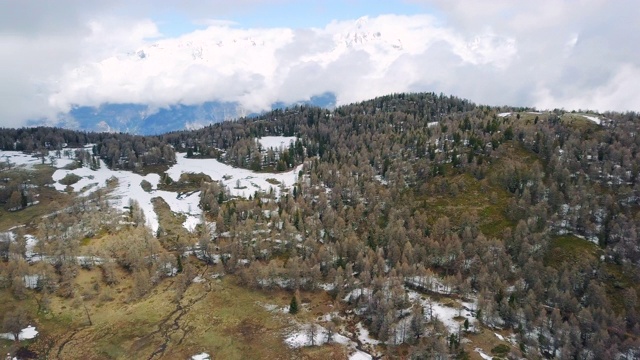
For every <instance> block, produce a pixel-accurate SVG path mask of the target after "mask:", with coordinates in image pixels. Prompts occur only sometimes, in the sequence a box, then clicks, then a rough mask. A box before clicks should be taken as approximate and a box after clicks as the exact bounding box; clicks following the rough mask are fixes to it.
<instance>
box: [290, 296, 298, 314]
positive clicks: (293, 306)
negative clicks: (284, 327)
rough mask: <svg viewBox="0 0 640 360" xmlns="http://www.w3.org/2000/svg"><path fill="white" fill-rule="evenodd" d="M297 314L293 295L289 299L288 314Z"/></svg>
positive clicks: (295, 299) (295, 300) (296, 304)
mask: <svg viewBox="0 0 640 360" xmlns="http://www.w3.org/2000/svg"><path fill="white" fill-rule="evenodd" d="M297 313H298V299H297V297H296V296H295V295H293V296H292V297H291V303H289V314H293V315H295V314H297Z"/></svg>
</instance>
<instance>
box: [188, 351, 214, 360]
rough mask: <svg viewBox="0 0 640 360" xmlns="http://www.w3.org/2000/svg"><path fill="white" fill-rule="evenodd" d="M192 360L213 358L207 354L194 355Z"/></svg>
mask: <svg viewBox="0 0 640 360" xmlns="http://www.w3.org/2000/svg"><path fill="white" fill-rule="evenodd" d="M191 360H211V356H210V355H209V354H207V353H205V352H203V353H201V354H197V355H193V356H192V357H191Z"/></svg>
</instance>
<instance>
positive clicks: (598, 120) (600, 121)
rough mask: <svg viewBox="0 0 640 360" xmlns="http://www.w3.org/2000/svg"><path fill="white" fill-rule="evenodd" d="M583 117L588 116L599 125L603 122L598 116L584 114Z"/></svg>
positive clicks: (587, 117) (588, 118)
mask: <svg viewBox="0 0 640 360" xmlns="http://www.w3.org/2000/svg"><path fill="white" fill-rule="evenodd" d="M582 117H584V118H586V119H587V120H591V121H593V122H594V123H596V124H598V125H600V124H602V120H600V118H599V117H597V116H589V115H582Z"/></svg>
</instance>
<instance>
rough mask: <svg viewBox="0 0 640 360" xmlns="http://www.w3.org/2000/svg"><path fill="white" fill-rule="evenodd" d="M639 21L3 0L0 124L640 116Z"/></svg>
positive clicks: (492, 12) (613, 12) (617, 4)
mask: <svg viewBox="0 0 640 360" xmlns="http://www.w3.org/2000/svg"><path fill="white" fill-rule="evenodd" d="M639 18H640V2H638V1H636V0H609V1H605V0H573V1H562V0H535V1H528V0H522V1H512V0H483V1H476V0H469V1H449V0H413V1H400V0H395V1H392V0H379V1H375V0H366V1H365V0H344V1H332V0H327V1H321V0H315V1H312V0H310V1H301V0H298V1H289V0H264V1H258V0H236V1H227V0H213V1H212V0H208V1H197V0H187V1H185V0H183V1H171V0H154V1H152V0H137V1H124V0H122V1H121V0H104V1H85V0H56V1H53V0H50V1H46V0H40V1H33V0H0V45H1V46H0V126H20V125H23V124H25V122H26V120H27V119H36V118H43V117H48V118H56V117H57V116H59V114H61V113H65V112H67V111H68V110H69V109H70V107H71V106H74V105H89V106H99V105H100V104H102V103H106V102H111V103H142V104H149V105H151V106H152V107H156V108H159V107H163V106H168V105H172V104H178V103H182V104H196V103H199V102H203V101H207V100H220V101H238V102H240V103H241V104H242V105H243V106H245V107H246V108H247V109H248V110H252V111H259V110H265V109H268V108H269V105H270V104H271V103H273V102H275V101H285V102H287V101H290V102H294V101H301V100H306V99H308V98H309V97H311V96H313V95H317V94H320V93H323V92H332V93H335V94H336V96H337V100H338V103H339V104H344V103H349V102H353V101H359V100H364V99H368V98H371V97H374V96H378V95H385V94H388V93H391V92H404V91H433V92H437V93H439V92H444V93H446V94H453V95H457V96H461V97H465V98H468V99H470V100H472V101H474V102H476V103H482V104H490V105H516V106H521V105H524V106H535V107H537V108H539V109H547V108H565V109H568V110H571V109H593V110H599V111H606V110H618V111H626V110H633V111H640V46H638V44H640V21H638V19H639Z"/></svg>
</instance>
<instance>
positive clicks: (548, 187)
mask: <svg viewBox="0 0 640 360" xmlns="http://www.w3.org/2000/svg"><path fill="white" fill-rule="evenodd" d="M639 130H640V116H639V115H638V114H636V113H614V112H607V113H602V114H596V113H587V112H584V113H582V112H580V113H578V112H571V113H570V112H565V111H562V110H553V111H543V112H540V111H536V110H535V109H526V108H510V107H501V108H496V107H489V106H483V105H476V104H474V103H472V102H470V101H468V100H464V99H460V98H456V97H454V96H444V95H442V94H440V95H438V94H432V93H418V94H393V95H389V96H384V97H380V98H376V99H372V100H369V101H365V102H361V103H356V104H351V105H345V106H340V107H337V108H336V109H333V110H328V109H322V108H318V107H313V106H307V105H296V106H292V107H290V108H286V109H278V110H274V111H272V112H269V113H266V114H263V115H259V116H256V117H252V118H242V119H239V120H237V121H232V122H229V121H226V122H222V123H218V124H213V125H209V126H206V127H204V128H201V129H197V130H191V131H186V130H184V131H175V132H169V133H165V134H162V135H157V136H147V137H143V136H134V135H128V134H122V133H109V134H107V133H85V132H75V131H72V130H62V129H56V128H25V129H0V148H1V149H2V152H1V153H0V169H1V170H0V171H1V172H2V176H1V177H2V187H1V188H0V205H2V207H3V208H2V210H0V233H2V234H1V235H0V258H1V261H0V298H1V300H2V301H3V303H4V304H6V306H4V307H3V308H2V309H1V310H0V316H2V318H3V319H4V320H3V323H2V325H3V329H4V330H2V331H0V332H12V331H13V329H17V332H19V330H20V329H22V328H26V327H27V325H29V324H33V325H34V326H35V327H36V329H37V330H38V331H39V334H38V336H36V337H35V338H33V339H25V340H22V341H20V342H17V341H11V340H2V339H0V351H5V352H11V353H12V354H14V353H16V352H18V353H19V354H22V355H19V356H20V357H21V358H28V355H29V354H31V355H33V356H36V354H37V356H40V357H42V358H44V357H48V358H54V359H55V358H60V359H63V358H64V359H74V358H78V359H80V358H82V359H111V358H113V359H128V358H147V359H159V358H188V357H190V356H193V355H196V354H201V353H206V354H209V355H210V356H211V357H212V358H214V359H215V358H225V359H233V358H238V359H240V358H243V359H244V358H274V359H275V358H283V359H284V358H287V359H288V358H305V359H306V358H308V359H320V358H351V359H366V358H372V357H380V356H383V357H385V358H398V359H404V358H412V359H427V358H463V359H464V358H469V359H486V358H491V357H495V358H528V359H536V358H540V359H541V358H593V359H609V358H619V359H633V358H636V357H638V356H640V352H638V348H640V338H639V336H640V325H639V324H638V311H639V310H640V306H639V304H638V302H637V295H638V290H639V289H638V285H637V284H638V280H639V279H640V267H639V265H640V263H639V261H640V250H639V247H638V228H637V226H638V224H640V188H639V183H640V178H639V176H640V165H639V164H640V158H639V157H640V152H639V151H638V150H639V147H640V142H639V141H638V137H637V134H638V132H639ZM296 310H297V312H296ZM7 335H8V336H7V337H8V338H9V339H11V338H12V336H11V335H10V334H7Z"/></svg>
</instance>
